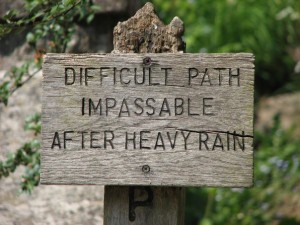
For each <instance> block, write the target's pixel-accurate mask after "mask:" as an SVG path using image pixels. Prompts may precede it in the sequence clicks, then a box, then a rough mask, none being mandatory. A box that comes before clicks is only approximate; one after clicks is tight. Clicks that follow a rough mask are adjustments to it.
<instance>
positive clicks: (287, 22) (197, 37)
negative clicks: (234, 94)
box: [152, 0, 300, 97]
mask: <svg viewBox="0 0 300 225" xmlns="http://www.w3.org/2000/svg"><path fill="white" fill-rule="evenodd" d="M152 2H153V3H154V5H155V7H156V9H157V11H158V13H159V15H160V17H161V18H162V19H163V20H164V22H165V23H169V22H170V21H171V20H172V18H173V17H174V16H179V17H180V18H181V19H182V20H183V21H184V24H185V40H186V43H187V52H209V53H212V52H251V53H254V54H255V58H256V60H255V65H256V83H255V90H256V92H257V97H259V96H261V95H270V94H274V92H276V93H280V92H283V91H294V90H300V78H299V77H300V76H295V75H294V74H293V71H294V66H295V62H294V61H293V59H292V56H291V52H292V51H293V49H294V48H295V47H299V46H300V1H299V0H214V1H210V0H173V1H165V0H152ZM287 85H288V87H286V86H287Z"/></svg>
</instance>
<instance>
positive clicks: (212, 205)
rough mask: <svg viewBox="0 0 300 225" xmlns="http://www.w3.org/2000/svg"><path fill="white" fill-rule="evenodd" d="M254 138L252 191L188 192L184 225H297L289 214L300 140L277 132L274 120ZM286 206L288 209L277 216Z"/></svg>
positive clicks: (299, 168) (297, 184) (299, 188)
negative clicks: (288, 206) (270, 125)
mask: <svg viewBox="0 0 300 225" xmlns="http://www.w3.org/2000/svg"><path fill="white" fill-rule="evenodd" d="M255 137H256V140H255V145H256V146H257V150H256V151H255V159H254V162H255V167H254V174H255V184H254V187H253V188H233V189H229V188H205V189H197V188H192V189H189V192H188V195H187V215H186V224H187V225H223V224H239V225H261V224H275V222H277V223H276V224H281V225H292V224H300V220H299V217H298V219H297V218H295V215H296V213H295V212H294V211H293V210H294V208H296V204H297V202H299V201H300V195H299V193H300V151H299V150H300V139H298V138H297V137H295V135H294V134H293V129H290V130H283V129H282V128H281V126H280V120H279V117H278V116H276V117H275V119H274V126H273V127H272V128H269V129H267V130H266V131H265V132H256V134H255ZM291 199H294V202H292V201H291ZM286 203H288V204H289V205H290V208H291V209H289V211H285V213H282V212H280V211H283V209H281V207H282V206H283V205H286ZM293 204H294V207H293Z"/></svg>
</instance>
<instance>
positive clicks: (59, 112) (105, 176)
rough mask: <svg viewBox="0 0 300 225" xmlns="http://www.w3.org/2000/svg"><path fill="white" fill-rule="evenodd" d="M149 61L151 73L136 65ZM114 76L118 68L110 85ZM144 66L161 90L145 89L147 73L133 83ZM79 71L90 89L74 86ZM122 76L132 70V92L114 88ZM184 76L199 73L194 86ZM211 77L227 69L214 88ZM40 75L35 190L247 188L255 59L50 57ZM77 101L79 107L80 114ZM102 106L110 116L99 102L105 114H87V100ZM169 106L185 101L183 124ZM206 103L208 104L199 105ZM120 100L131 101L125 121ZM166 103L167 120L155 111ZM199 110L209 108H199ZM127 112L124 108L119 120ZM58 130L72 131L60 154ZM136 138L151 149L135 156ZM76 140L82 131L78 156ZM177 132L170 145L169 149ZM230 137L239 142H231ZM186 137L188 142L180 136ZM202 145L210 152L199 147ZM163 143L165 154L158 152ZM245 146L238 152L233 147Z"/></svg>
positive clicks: (126, 87) (216, 78) (250, 169)
mask: <svg viewBox="0 0 300 225" xmlns="http://www.w3.org/2000/svg"><path fill="white" fill-rule="evenodd" d="M146 57H149V58H151V62H152V63H151V65H148V66H145V65H144V64H143V60H144V59H145V58H146ZM69 67H71V68H74V71H75V77H76V79H75V83H74V84H73V85H65V68H69ZM100 67H109V68H110V69H106V70H105V72H104V70H103V72H102V74H103V76H101V75H100V72H99V71H100V69H99V68H100ZM114 67H115V68H117V73H116V74H117V75H116V79H115V80H114V75H113V68H114ZM144 67H145V68H146V69H148V68H150V69H151V76H152V77H151V79H152V83H159V84H158V85H149V83H150V81H149V80H150V79H149V76H148V75H149V74H148V75H147V74H146V75H145V83H144V84H143V85H136V84H134V68H136V71H137V74H139V75H141V74H142V71H143V68H144ZM80 68H82V71H85V69H86V68H96V69H91V70H89V71H88V74H89V76H90V77H89V78H88V81H87V84H88V85H87V86H86V85H81V84H80V76H79V75H80ZM121 68H129V72H128V71H127V70H126V73H125V72H124V73H123V79H124V81H126V82H128V81H129V80H130V81H131V82H130V83H129V84H124V83H123V84H122V82H121V81H120V76H119V75H120V69H121ZM161 68H172V70H170V73H169V74H168V78H167V80H168V81H167V84H165V72H164V70H162V69H161ZM188 68H196V69H197V70H198V72H199V74H198V76H196V73H192V76H194V78H193V79H192V80H191V81H189V73H188V71H189V70H188ZM218 68H219V69H220V68H222V69H224V70H222V71H221V77H222V78H221V80H222V81H221V85H220V78H219V71H220V70H218ZM230 69H231V72H232V74H233V75H234V74H237V73H238V72H237V71H238V70H237V69H239V85H238V79H237V78H236V77H232V83H231V85H230V77H229V73H230ZM206 70H207V71H208V72H207V74H206V75H204V74H205V71H206ZM118 71H119V72H118ZM194 72H195V71H194ZM83 73H84V72H83ZM43 74H44V79H43V99H42V101H43V109H42V110H43V114H42V123H43V129H42V145H43V146H42V165H41V166H42V169H41V182H42V183H44V184H101V185H158V186H160V185H163V186H220V187H248V186H251V185H252V183H253V147H252V142H253V85H254V65H253V55H252V54H247V53H240V54H164V53H162V54H151V53H148V54H147V53H146V54H107V55H102V54H82V55H75V54H74V55H73V54H47V56H46V58H45V62H44V66H43ZM71 74H73V72H72V73H71ZM208 74H209V75H208ZM204 76H206V78H205V79H204V78H203V77H204ZM208 76H209V78H210V82H208ZM83 77H84V76H83ZM101 77H103V79H102V83H101ZM140 78H141V76H139V78H138V79H140ZM203 79H204V82H203ZM69 81H70V80H69ZM201 83H202V85H201ZM83 84H85V83H84V80H83ZM83 98H85V99H86V100H85V114H84V115H82V99H83ZM100 98H101V99H102V103H103V102H105V99H108V98H114V99H115V100H116V107H114V108H113V109H109V110H108V115H106V108H105V107H106V104H105V103H103V108H102V109H103V112H102V115H100V111H97V112H96V113H94V112H93V111H92V113H91V115H88V106H89V104H88V99H92V100H93V101H94V103H95V105H96V104H97V103H98V100H99V99H100ZM137 98H140V99H142V100H143V101H144V104H142V105H143V108H144V113H143V114H142V115H137V114H135V113H136V112H140V111H139V108H138V107H136V105H135V104H134V100H135V99H137ZM148 98H153V99H155V101H156V102H155V104H153V106H154V107H155V109H157V111H156V112H155V114H154V115H151V116H149V115H148V114H147V112H151V110H150V108H149V107H147V106H146V105H145V101H146V100H147V99H148ZM175 98H182V99H183V101H184V105H185V107H184V112H183V113H182V114H181V115H175ZM204 98H209V99H210V100H207V101H206V103H204V102H203V99H204ZM124 99H126V101H127V102H128V109H129V111H130V116H128V114H127V113H121V116H120V111H122V101H123V100H124ZM164 99H167V100H168V105H169V108H170V114H169V113H168V112H165V111H163V113H161V115H160V113H159V112H160V111H161V109H162V108H164V109H166V105H164V106H163V107H162V105H163V101H164ZM189 99H190V105H191V108H190V111H191V112H190V114H191V113H198V114H199V115H188V112H187V111H188V110H189V109H188V101H189ZM109 104H111V102H108V105H109ZM204 104H206V105H208V107H204V108H205V109H203V105H204ZM125 108H126V107H124V105H123V111H124V109H125ZM203 110H205V111H206V113H203ZM125 111H126V110H125ZM64 131H74V132H73V133H68V134H67V135H66V138H69V139H70V138H71V139H72V140H68V141H66V148H65V149H64V146H63V132H64ZM91 131H94V132H99V133H96V134H94V136H93V138H94V139H99V140H96V141H94V143H95V145H99V146H97V148H90V139H91V134H90V132H91ZM104 131H107V132H111V131H112V132H114V139H113V147H112V146H111V144H110V143H109V142H107V143H106V147H105V146H104V145H105V143H104V141H103V139H104V135H107V138H110V137H111V136H110V135H111V133H106V134H104ZM141 131H144V133H143V135H144V136H143V138H144V139H147V140H146V141H145V140H144V141H142V145H143V146H144V147H149V149H141V146H140V145H141V144H140V142H141V141H140V132H141ZM55 132H58V134H59V136H60V140H61V148H59V147H58V146H54V148H53V149H52V148H51V147H52V145H53V138H54V133H55ZM82 132H87V133H86V134H84V135H85V137H84V139H85V141H84V144H85V146H84V148H83V147H82ZM126 132H127V134H128V137H130V138H132V137H133V132H136V148H134V145H133V142H130V141H128V146H127V149H126V146H125V136H126ZM159 132H160V134H161V136H160V135H159V134H158V133H159ZM176 132H177V138H176V144H175V146H174V147H173V148H172V141H173V143H174V138H175V135H176ZM227 132H229V133H227ZM234 132H236V133H235V134H237V135H240V136H237V135H234ZM188 134H189V137H188V139H187V141H186V142H185V139H184V136H185V137H187V135H188ZM168 135H169V136H168ZM201 135H202V136H201ZM218 135H219V137H220V138H219V139H221V142H222V144H223V149H222V148H221V147H220V140H219V139H218V138H217V136H218ZM241 135H244V137H241ZM158 136H159V137H158ZM200 136H201V137H200ZM206 136H208V140H207V142H206V144H207V147H206V146H205V144H204V143H203V142H202V143H201V141H200V140H203V139H205V137H206ZM201 138H202V139H201ZM161 139H163V142H164V147H165V148H163V147H162V146H161V142H162V140H161ZM217 139H218V140H217ZM242 140H244V149H241V148H240V146H239V145H238V143H241V141H242ZM156 143H160V146H155V145H156ZM234 143H235V145H234ZM228 144H229V145H228ZM200 145H201V146H200ZM234 146H235V149H234ZM200 147H201V149H200ZM145 165H147V166H149V167H150V171H149V172H145V171H143V169H142V168H143V166H145Z"/></svg>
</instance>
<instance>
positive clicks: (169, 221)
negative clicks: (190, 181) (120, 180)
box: [104, 186, 185, 225]
mask: <svg viewBox="0 0 300 225" xmlns="http://www.w3.org/2000/svg"><path fill="white" fill-rule="evenodd" d="M129 188H130V187H118V186H113V187H112V186H105V196H104V198H105V199H106V200H107V201H105V208H104V215H105V217H104V224H114V225H117V224H122V225H141V224H147V225H152V224H153V225H154V224H155V225H159V224H161V225H182V224H184V205H185V191H184V188H175V187H170V188H166V187H156V188H152V190H153V201H152V205H151V206H149V207H136V208H135V214H136V217H135V220H134V221H129V219H128V213H129V212H128V206H129V198H128V195H129ZM146 198H147V193H144V191H142V190H135V200H136V201H144V200H145V199H146Z"/></svg>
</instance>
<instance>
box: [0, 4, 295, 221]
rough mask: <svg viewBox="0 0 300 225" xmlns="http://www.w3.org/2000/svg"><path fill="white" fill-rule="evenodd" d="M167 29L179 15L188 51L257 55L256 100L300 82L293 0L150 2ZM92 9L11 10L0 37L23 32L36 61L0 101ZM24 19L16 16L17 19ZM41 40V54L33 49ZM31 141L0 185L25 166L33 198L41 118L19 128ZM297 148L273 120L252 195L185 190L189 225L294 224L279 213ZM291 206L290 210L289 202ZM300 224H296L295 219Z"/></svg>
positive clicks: (261, 143)
mask: <svg viewBox="0 0 300 225" xmlns="http://www.w3.org/2000/svg"><path fill="white" fill-rule="evenodd" d="M152 2H153V3H154V5H155V7H156V8H157V11H158V12H159V15H160V17H161V18H163V20H164V21H165V22H170V21H171V19H172V18H173V17H174V16H179V17H180V18H181V19H182V20H183V21H184V23H185V26H186V33H185V40H186V42H187V51H188V52H252V53H254V54H255V56H256V91H257V93H258V95H256V96H257V97H259V96H261V95H266V94H268V95H271V94H274V93H279V92H286V91H293V90H300V78H297V77H300V76H295V74H293V70H294V66H295V62H294V61H293V59H292V56H291V55H292V54H291V52H292V51H293V49H294V48H296V47H299V46H300V25H299V24H300V14H299V12H300V1H299V0H265V1H263V0H239V1H238V0H215V1H209V0H189V1H184V0H173V1H165V0H153V1H152ZM96 10H98V9H97V7H95V6H93V4H91V3H90V2H89V1H85V0H82V1H79V0H77V1H76V0H54V1H51V0H25V7H24V12H17V11H15V10H11V11H9V12H8V13H7V14H6V16H5V18H2V19H1V20H0V38H1V37H3V36H4V35H7V34H9V33H12V32H18V31H19V30H27V38H26V39H27V42H28V43H29V44H30V45H31V46H32V47H33V48H35V50H36V55H35V58H34V59H32V60H30V61H28V62H26V63H24V64H23V65H22V66H19V67H14V68H12V69H11V70H10V71H8V72H7V73H6V75H5V79H4V80H3V81H0V102H3V103H5V104H6V105H7V103H8V101H9V97H10V95H11V94H12V93H13V92H14V91H15V90H17V89H18V88H19V87H21V86H22V85H23V84H25V83H26V81H28V80H29V79H31V77H32V76H34V75H35V74H36V73H37V72H38V71H39V70H40V69H41V63H42V55H43V54H44V53H46V52H64V51H65V50H66V47H67V45H68V43H69V42H70V40H71V38H72V35H73V33H74V21H77V20H85V21H86V22H87V23H89V22H91V21H92V19H93V18H94V13H95V11H96ZM20 14H22V15H25V16H24V17H21V18H20V17H19V15H20ZM41 40H46V41H47V43H48V44H47V48H46V49H37V47H36V46H37V43H38V41H41ZM25 129H26V130H29V131H31V132H33V133H34V135H35V136H34V138H33V139H32V140H31V141H29V142H27V143H25V144H24V145H23V146H22V147H21V148H19V149H18V150H17V151H16V152H15V153H12V154H9V155H8V157H7V159H6V160H5V161H3V162H0V178H1V177H6V176H8V175H9V174H10V173H12V172H14V171H15V170H16V168H17V167H18V166H20V165H24V166H25V173H24V175H23V177H22V182H21V188H22V190H24V191H29V192H30V191H31V190H32V189H33V187H34V186H36V185H38V183H39V165H40V155H39V148H40V143H39V135H40V130H41V124H40V116H39V115H37V114H35V115H33V116H31V117H29V118H28V119H27V120H26V123H25ZM299 146H300V141H299V140H298V139H297V138H296V137H295V136H294V135H293V130H292V129H291V130H288V131H286V130H283V129H282V128H281V127H280V120H279V117H276V118H275V120H274V126H273V127H272V128H270V129H267V130H265V131H264V132H256V134H255V149H256V151H255V167H254V168H255V185H254V187H253V188H250V189H241V188H240V189H224V188H218V189H217V188H203V189H200V188H190V189H189V191H188V193H187V207H186V224H187V225H218V224H222V225H223V224H228V225H237V224H239V225H260V224H275V223H276V224H279V225H293V224H300V222H299V220H298V219H297V218H295V217H294V216H293V215H295V213H294V214H293V212H290V213H285V214H281V213H280V210H279V209H280V207H281V206H282V205H283V204H284V203H285V202H286V201H290V199H296V200H297V199H298V201H300V198H299V196H298V195H299V194H298V193H299V192H300V183H299V180H300V167H299V163H300V158H299V157H300V149H299ZM290 204H291V203H290ZM298 218H299V217H298Z"/></svg>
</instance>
